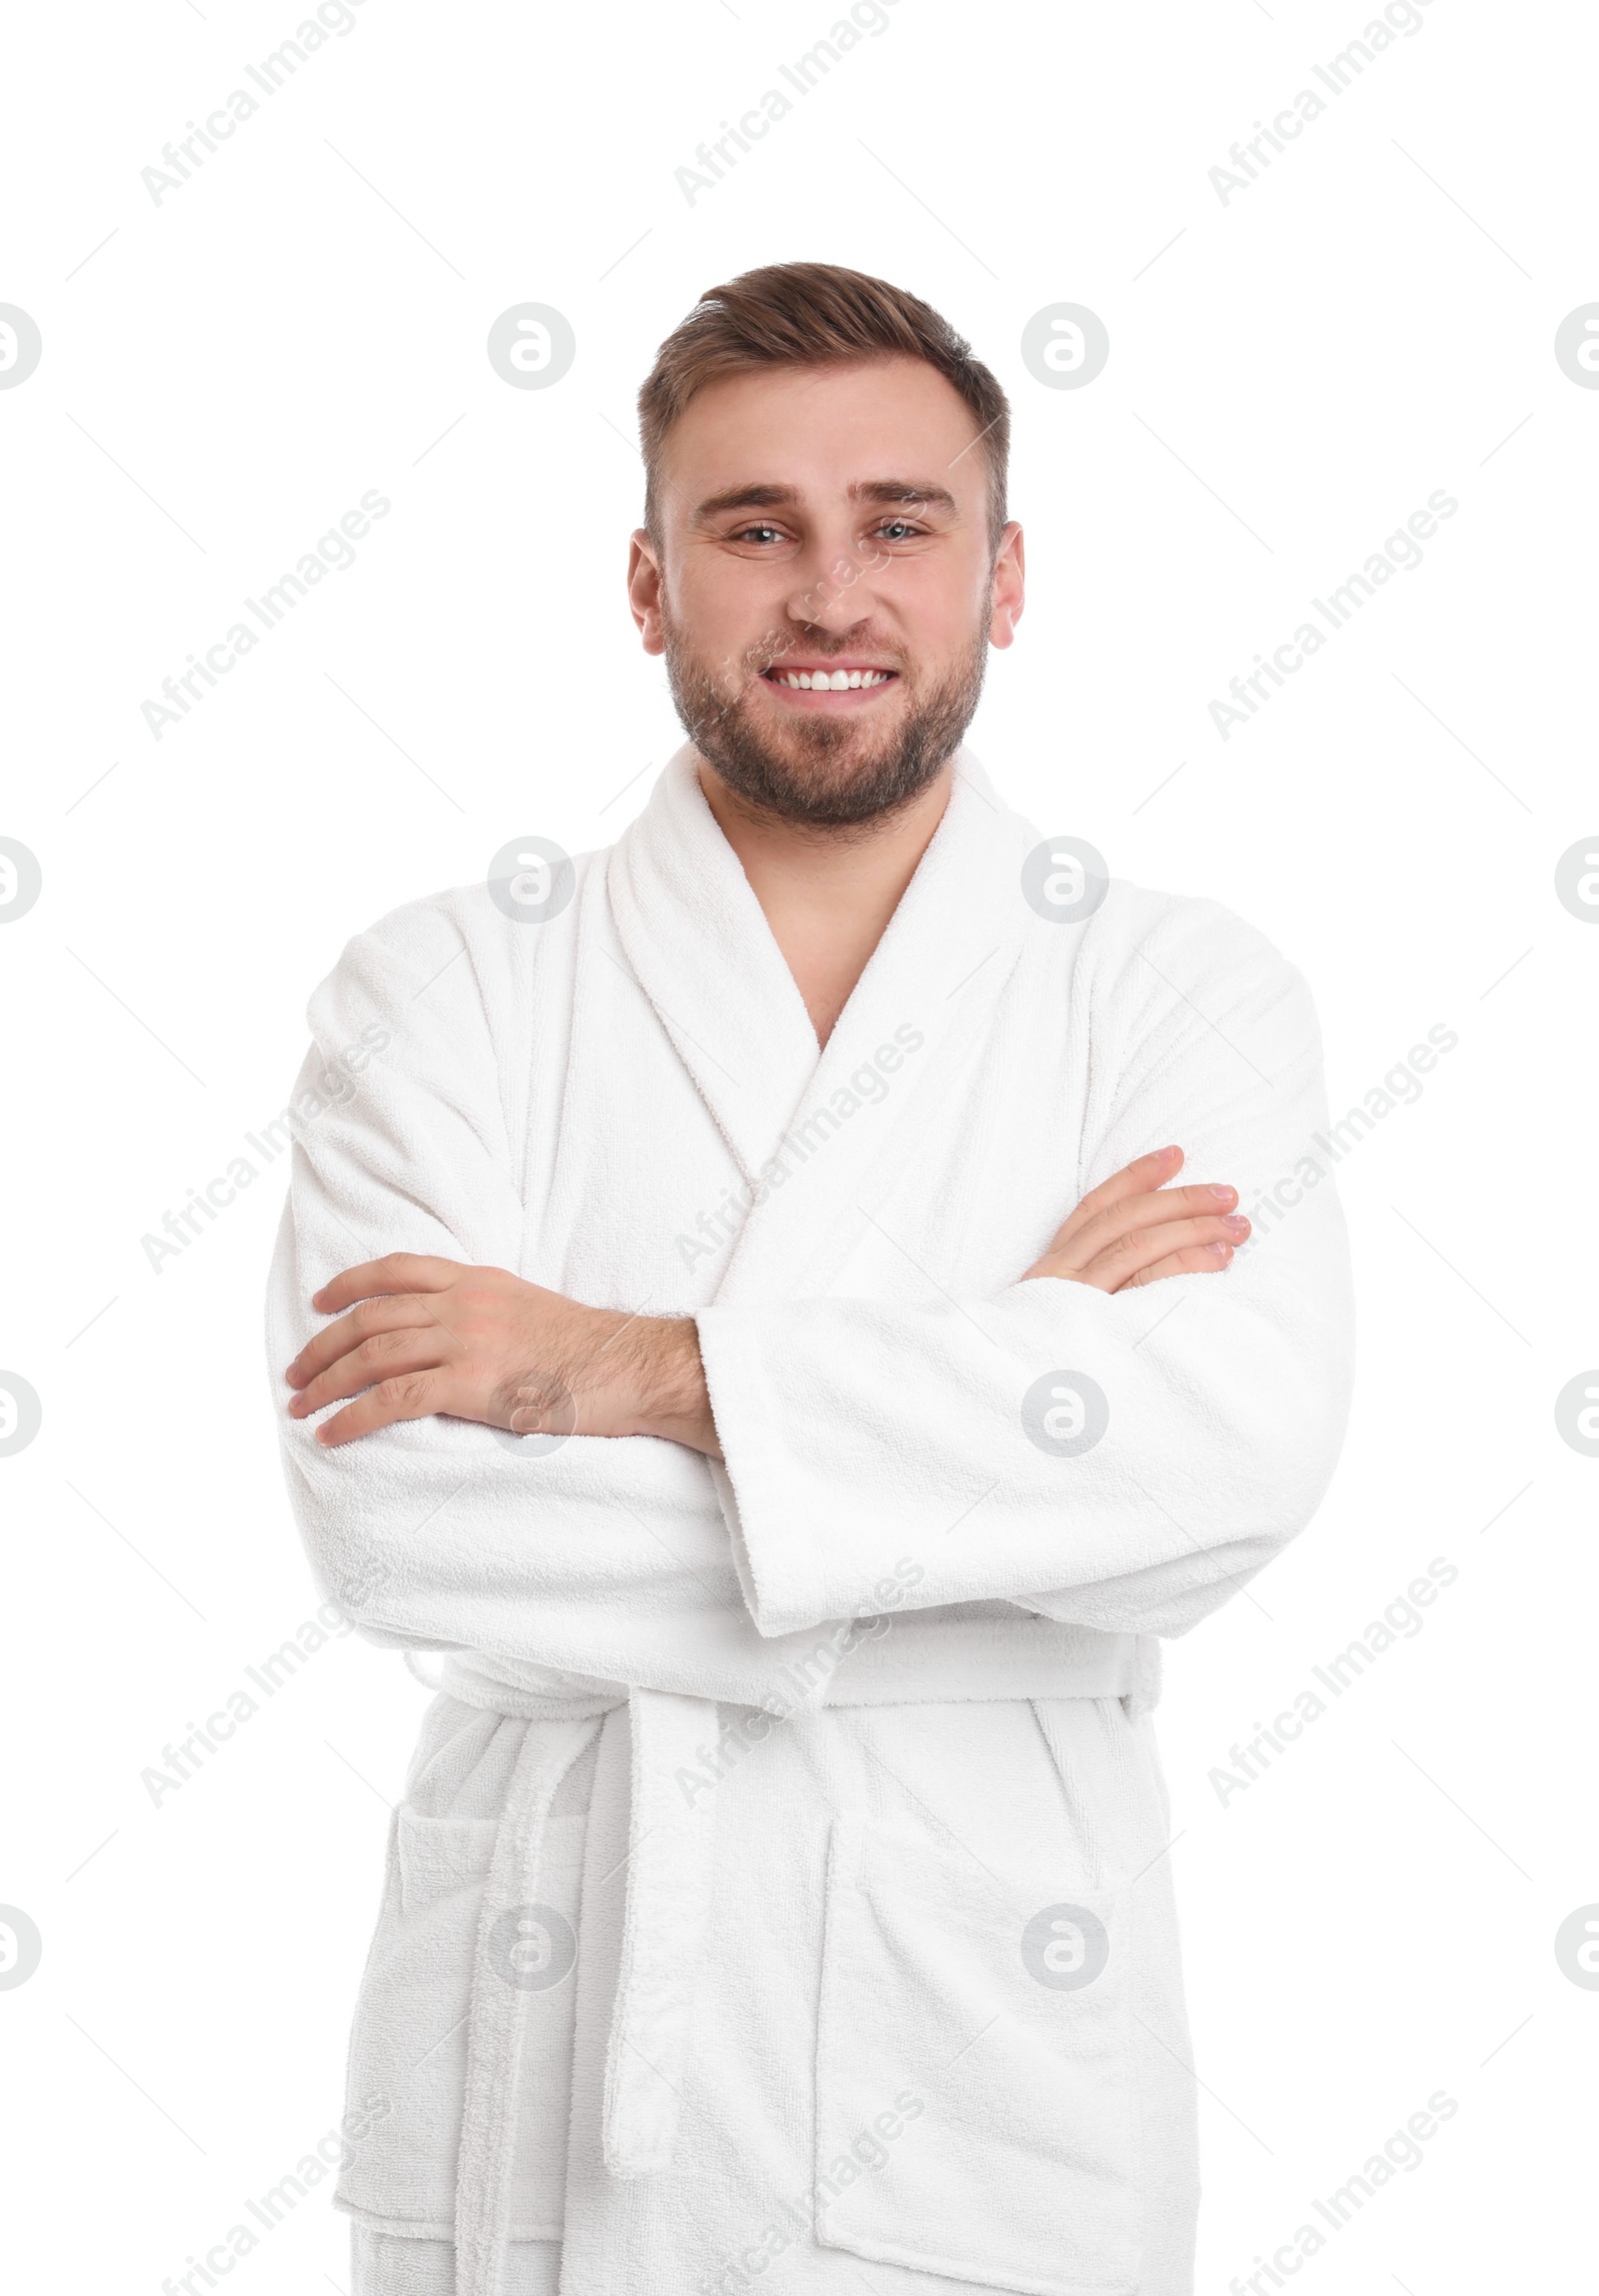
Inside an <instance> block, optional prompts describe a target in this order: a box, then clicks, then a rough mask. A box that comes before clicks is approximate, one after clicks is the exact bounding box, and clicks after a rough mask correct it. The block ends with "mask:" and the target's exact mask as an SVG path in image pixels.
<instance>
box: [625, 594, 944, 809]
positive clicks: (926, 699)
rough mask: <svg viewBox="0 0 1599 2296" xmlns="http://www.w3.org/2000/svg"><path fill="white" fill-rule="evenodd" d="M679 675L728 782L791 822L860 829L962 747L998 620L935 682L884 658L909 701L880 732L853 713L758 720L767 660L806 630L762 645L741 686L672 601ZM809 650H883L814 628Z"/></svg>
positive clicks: (703, 749) (673, 658)
mask: <svg viewBox="0 0 1599 2296" xmlns="http://www.w3.org/2000/svg"><path fill="white" fill-rule="evenodd" d="M662 636H663V638H664V640H665V647H666V663H667V678H668V681H669V683H670V685H671V688H672V699H673V703H674V705H675V706H676V709H677V712H678V717H679V720H680V721H681V723H682V726H683V729H684V732H685V733H686V734H687V735H688V736H689V738H690V740H691V741H692V742H693V743H694V745H695V747H696V749H697V750H698V751H699V752H700V755H701V756H702V757H703V758H704V759H705V761H706V763H707V765H709V766H710V767H711V769H712V771H713V772H714V773H715V774H716V776H717V778H718V780H719V781H721V782H722V783H724V784H725V785H726V787H727V788H728V789H730V790H732V791H733V792H734V793H735V795H736V796H738V797H741V798H744V799H746V800H747V801H748V803H749V804H751V805H753V806H757V807H759V808H760V809H761V811H762V812H764V813H769V814H773V815H776V816H777V818H778V819H779V820H780V821H786V822H795V823H799V824H801V825H803V826H805V827H807V828H811V829H832V830H839V829H849V828H854V827H857V826H859V825H860V824H861V823H865V822H873V821H878V820H881V819H882V818H883V817H884V816H887V815H891V814H894V813H897V812H898V811H899V810H900V809H901V808H902V807H904V806H907V805H909V804H910V803H911V801H912V800H913V799H915V798H917V797H919V796H920V795H921V793H922V791H923V790H924V789H926V788H927V787H928V785H929V784H930V783H931V782H933V781H934V780H936V778H937V776H938V774H939V773H940V772H941V771H942V769H943V767H944V766H945V765H946V764H947V762H948V760H949V759H950V757H952V756H953V754H954V752H955V751H956V750H957V749H958V748H959V746H960V742H961V739H962V737H963V735H964V734H965V731H966V728H967V727H968V726H969V725H970V723H971V721H972V718H973V717H974V716H975V714H976V708H977V702H978V699H979V697H980V695H981V693H982V678H983V671H984V669H985V668H986V665H987V653H988V645H987V622H986V618H984V620H983V622H982V623H981V624H979V625H978V626H977V627H976V628H975V629H974V631H973V633H972V638H971V642H970V644H969V646H968V647H967V649H966V651H965V652H964V654H963V655H961V656H960V657H959V658H958V659H957V660H956V661H955V662H954V663H953V664H952V665H951V666H950V667H949V668H948V669H947V670H946V671H945V672H944V673H943V675H942V676H941V677H939V678H937V679H935V680H933V681H931V682H929V683H928V684H926V686H925V687H923V686H922V684H921V682H920V681H919V679H916V678H915V677H914V676H913V674H912V672H911V670H910V668H909V666H908V665H907V664H906V663H904V662H903V661H902V660H901V661H897V662H895V661H888V662H885V663H884V664H883V666H884V667H885V668H891V669H893V670H896V671H897V673H898V683H899V684H900V685H901V686H902V687H903V688H904V689H905V693H906V697H907V700H908V705H909V706H908V708H907V709H904V710H902V712H901V713H900V714H898V716H897V718H896V720H895V722H894V723H892V724H890V725H888V726H886V727H884V728H883V729H882V730H881V731H880V732H879V731H875V730H872V729H871V728H869V726H867V725H865V724H861V723H858V722H857V721H855V720H854V719H852V718H822V717H819V716H818V717H813V718H809V717H807V718H800V717H799V716H796V717H795V718H794V719H792V720H791V721H790V722H789V723H788V724H787V725H784V726H774V725H771V724H758V723H757V718H756V711H755V709H754V708H753V707H752V702H751V697H752V693H753V689H754V684H755V680H756V679H757V678H758V677H759V676H760V675H761V672H762V669H763V668H764V667H765V666H766V665H768V664H770V663H773V662H781V661H782V659H783V656H784V654H785V653H786V652H788V651H790V650H791V649H792V648H793V647H794V646H795V645H796V644H797V641H796V640H795V639H794V637H793V636H792V635H784V634H778V635H775V636H774V637H773V638H772V639H770V640H768V641H766V642H764V643H763V644H762V645H759V646H755V647H752V648H751V649H750V651H749V654H748V656H747V658H746V659H747V661H748V663H749V664H750V665H751V666H750V668H748V669H747V670H746V671H745V672H744V675H743V682H742V683H741V685H740V686H739V688H738V690H737V691H736V692H735V693H734V694H732V695H731V696H730V695H729V694H728V693H727V692H726V691H725V689H724V687H723V686H722V685H721V684H720V683H719V681H718V679H717V678H716V676H715V674H714V673H713V672H712V671H710V670H709V669H707V667H706V666H705V664H704V663H703V662H701V661H700V660H698V659H697V658H696V656H695V655H694V654H693V653H692V652H691V650H690V648H689V646H688V643H687V641H686V639H685V636H684V633H683V632H682V630H680V629H679V628H678V627H677V625H676V624H675V623H674V622H673V620H672V618H671V616H670V615H669V614H668V613H667V611H666V609H665V606H664V605H663V610H662ZM804 647H805V653H806V655H807V656H818V657H821V658H826V657H827V656H829V655H831V656H844V655H847V654H849V653H861V652H871V653H877V652H878V649H875V648H871V647H869V646H867V647H862V645H861V644H860V642H859V640H858V638H857V639H855V640H854V643H853V644H852V645H845V644H843V643H841V642H839V641H838V640H836V639H832V640H823V639H822V638H821V637H820V634H819V633H815V632H812V633H809V634H807V636H806V638H805V641H804Z"/></svg>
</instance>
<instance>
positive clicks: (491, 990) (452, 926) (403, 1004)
mask: <svg viewBox="0 0 1599 2296" xmlns="http://www.w3.org/2000/svg"><path fill="white" fill-rule="evenodd" d="M550 851H551V852H556V851H558V849H554V848H552V849H550ZM605 858H606V857H605V854H604V853H603V852H601V853H588V854H579V855H576V856H571V857H568V856H561V857H560V860H559V862H558V863H556V864H554V865H552V864H551V863H550V861H549V859H548V856H544V857H541V856H539V855H532V856H531V857H530V863H529V867H528V869H527V871H526V872H523V873H519V874H518V875H516V876H512V877H509V878H506V879H500V878H497V879H495V880H493V881H491V880H489V879H487V878H484V879H480V880H478V881H477V882H476V883H475V884H471V885H458V886H451V887H448V888H446V889H445V890H444V891H443V892H439V893H433V894H429V895H427V896H425V897H424V898H423V899H422V900H419V901H408V902H404V903H402V904H401V905H400V906H399V907H398V908H395V909H391V910H390V911H388V913H387V914H386V915H385V916H383V917H380V918H378V919H377V920H376V921H375V922H374V923H373V924H371V925H369V926H368V927H367V928H366V929H365V931H363V932H361V933H357V934H356V935H354V936H353V938H352V939H351V940H349V941H348V942H347V943H346V944H345V947H344V949H343V951H342V953H341V955H340V957H339V960H338V962H337V964H336V965H335V966H334V968H333V970H332V971H331V973H329V974H328V976H327V978H326V979H325V980H324V981H323V982H322V983H321V984H320V985H319V986H318V988H317V989H316V991H315V992H314V994H313V996H312V998H311V1003H310V1008H309V1017H310V1019H311V1023H312V1026H313V1029H314V1030H315V1031H316V1033H317V1034H318V1035H319V1036H321V1035H323V1034H325V1032H326V1031H327V1029H328V1028H329V1027H330V1026H333V1025H337V1026H340V1027H349V1026H350V1025H351V1023H352V1022H354V1021H356V1020H358V1019H361V1020H364V1021H365V1022H367V1023H368V1024H370V1023H373V1022H381V1023H383V1024H384V1025H385V1026H386V1027H387V1028H389V1029H390V1030H393V1031H398V1032H399V1033H401V1034H403V1035H404V1036H406V1037H409V1038H419V1039H429V1038H433V1039H438V1038H441V1037H444V1038H449V1039H452V1040H453V1041H456V1042H457V1044H458V1048H459V1049H462V1050H464V1049H465V1047H466V1044H468V1043H471V1042H474V1041H476V1042H480V1043H481V1042H484V1041H485V1040H486V1039H488V1038H489V1037H492V1036H497V1035H498V1034H500V1031H501V1027H502V1026H503V1024H504V1023H505V1022H506V1021H507V1019H508V1018H509V1017H510V1016H512V1015H513V1014H515V1013H516V1012H517V1011H518V1010H519V1009H521V1008H523V1007H525V1006H526V1005H527V1003H528V1001H529V999H530V997H531V996H532V994H533V993H534V985H535V983H536V981H537V980H538V978H539V977H540V976H541V975H543V974H545V973H546V972H547V971H549V970H551V969H554V971H556V972H557V973H560V974H564V975H565V974H569V973H570V968H571V965H572V960H573V951H574V948H575V943H576V935H577V930H578V919H579V916H580V914H581V912H582V910H583V908H584V904H585V895H586V891H587V890H588V889H589V888H590V887H591V885H592V882H593V880H594V878H595V875H596V872H597V871H598V872H599V874H600V876H601V877H602V878H603V873H604V863H605Z"/></svg>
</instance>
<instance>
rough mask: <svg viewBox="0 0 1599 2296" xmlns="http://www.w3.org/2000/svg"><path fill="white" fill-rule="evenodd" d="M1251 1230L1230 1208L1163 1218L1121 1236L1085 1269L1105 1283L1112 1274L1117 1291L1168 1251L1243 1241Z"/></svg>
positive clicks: (1110, 1281)
mask: <svg viewBox="0 0 1599 2296" xmlns="http://www.w3.org/2000/svg"><path fill="white" fill-rule="evenodd" d="M1248 1233H1249V1222H1248V1220H1247V1219H1245V1218H1243V1217H1242V1215H1241V1214H1240V1213H1238V1212H1228V1213H1227V1214H1225V1216H1223V1217H1220V1218H1215V1217H1210V1218H1204V1219H1173V1220H1169V1221H1168V1220H1162V1221H1161V1222H1160V1223H1159V1225H1158V1226H1155V1227H1142V1228H1137V1229H1135V1230H1134V1231H1133V1232H1132V1233H1131V1234H1130V1235H1121V1236H1117V1238H1116V1239H1115V1241H1114V1242H1113V1243H1109V1244H1107V1245H1106V1246H1105V1248H1104V1250H1103V1251H1099V1252H1096V1253H1095V1254H1094V1256H1093V1257H1092V1258H1091V1259H1090V1260H1089V1261H1088V1262H1087V1265H1086V1266H1085V1267H1084V1269H1083V1270H1082V1272H1083V1273H1084V1274H1085V1275H1087V1276H1088V1277H1089V1278H1090V1279H1091V1280H1092V1281H1093V1282H1095V1283H1101V1284H1102V1283H1103V1280H1104V1278H1105V1277H1107V1276H1108V1277H1109V1279H1110V1280H1109V1288H1110V1289H1111V1290H1112V1291H1117V1290H1119V1289H1120V1288H1121V1286H1122V1284H1123V1283H1125V1282H1126V1281H1127V1279H1128V1278H1129V1276H1133V1275H1138V1274H1141V1273H1142V1271H1143V1269H1144V1268H1146V1267H1153V1265H1154V1264H1155V1262H1156V1260H1158V1259H1164V1258H1165V1257H1166V1255H1167V1253H1168V1252H1172V1251H1180V1250H1182V1249H1183V1248H1184V1246H1186V1245H1188V1244H1194V1243H1225V1244H1229V1245H1230V1244H1235V1243H1242V1241H1243V1239H1244V1237H1245V1236H1246V1235H1247V1234H1248Z"/></svg>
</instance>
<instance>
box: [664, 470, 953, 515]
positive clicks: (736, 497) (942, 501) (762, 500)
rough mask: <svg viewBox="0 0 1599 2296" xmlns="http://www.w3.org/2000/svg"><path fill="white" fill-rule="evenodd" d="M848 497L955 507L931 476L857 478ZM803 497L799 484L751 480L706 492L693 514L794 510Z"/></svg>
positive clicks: (856, 500)
mask: <svg viewBox="0 0 1599 2296" xmlns="http://www.w3.org/2000/svg"><path fill="white" fill-rule="evenodd" d="M848 497H849V500H850V501H851V502H852V503H861V504H867V503H882V504H891V503H912V502H917V503H924V504H925V505H926V506H927V508H928V509H929V510H939V511H944V512H953V511H954V510H955V509H956V508H957V507H958V506H957V505H956V502H955V498H954V496H953V495H952V494H951V493H950V492H949V489H948V488H947V487H942V486H936V485H934V483H933V482H932V480H931V479H859V480H857V481H856V482H855V484H854V485H853V486H852V487H850V488H849V490H848ZM802 500H803V497H802V496H801V494H800V492H799V488H798V487H791V486H779V485H777V484H776V483H774V482H771V481H762V480H753V481H752V482H751V483H750V484H749V485H746V486H736V487H728V488H726V489H725V490H724V491H723V492H722V493H721V494H714V495H708V496H707V498H706V500H705V501H704V502H703V503H700V504H699V505H697V507H696V509H695V513H694V516H695V519H696V521H697V522H703V521H705V520H708V519H713V518H716V517H718V516H720V514H721V513H722V512H724V511H730V510H793V509H795V508H797V507H798V505H799V503H800V502H801V501H802Z"/></svg>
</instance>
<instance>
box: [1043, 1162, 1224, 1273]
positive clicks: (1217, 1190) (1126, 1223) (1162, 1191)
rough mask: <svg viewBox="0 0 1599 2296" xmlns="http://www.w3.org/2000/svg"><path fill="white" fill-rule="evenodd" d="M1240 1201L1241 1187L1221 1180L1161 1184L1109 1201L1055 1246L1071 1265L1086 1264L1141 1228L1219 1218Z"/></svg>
mask: <svg viewBox="0 0 1599 2296" xmlns="http://www.w3.org/2000/svg"><path fill="white" fill-rule="evenodd" d="M1237 1200H1238V1190H1237V1189H1236V1188H1235V1187H1229V1186H1226V1185H1224V1184H1223V1183H1221V1182H1219V1181H1218V1182H1213V1183H1209V1184H1206V1185H1204V1186H1195V1187H1162V1188H1157V1189H1156V1190H1155V1191H1154V1192H1153V1193H1152V1194H1151V1193H1148V1192H1145V1193H1144V1194H1141V1195H1128V1196H1123V1197H1122V1198H1121V1199H1120V1200H1119V1202H1116V1203H1111V1204H1106V1205H1105V1207H1104V1209H1103V1210H1101V1211H1097V1212H1095V1213H1094V1215H1093V1216H1092V1218H1091V1219H1089V1220H1088V1221H1086V1223H1085V1224H1084V1225H1083V1226H1081V1227H1079V1228H1078V1229H1077V1231H1076V1232H1075V1234H1073V1235H1071V1236H1070V1237H1068V1239H1067V1241H1066V1244H1065V1246H1064V1249H1063V1252H1062V1251H1061V1247H1060V1246H1059V1245H1056V1246H1055V1247H1054V1251H1055V1252H1058V1253H1060V1254H1061V1256H1062V1257H1063V1258H1064V1260H1065V1262H1066V1264H1067V1265H1068V1266H1070V1267H1086V1266H1088V1265H1089V1263H1090V1262H1091V1261H1092V1260H1093V1259H1094V1258H1095V1256H1096V1255H1097V1254H1098V1253H1099V1252H1101V1251H1103V1250H1104V1249H1105V1248H1106V1247H1107V1246H1108V1245H1109V1244H1112V1243H1114V1242H1115V1241H1116V1240H1117V1239H1118V1238H1119V1237H1121V1236H1123V1235H1130V1234H1133V1233H1135V1232H1136V1230H1137V1229H1139V1228H1142V1227H1156V1226H1159V1225H1161V1224H1162V1223H1163V1222H1165V1221H1168V1220H1174V1219H1181V1218H1184V1217H1186V1218H1190V1219H1202V1218H1205V1217H1210V1218H1216V1217H1218V1216H1220V1215H1221V1214H1224V1213H1226V1212H1229V1211H1231V1209H1232V1208H1233V1206H1234V1204H1236V1202H1237Z"/></svg>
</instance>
